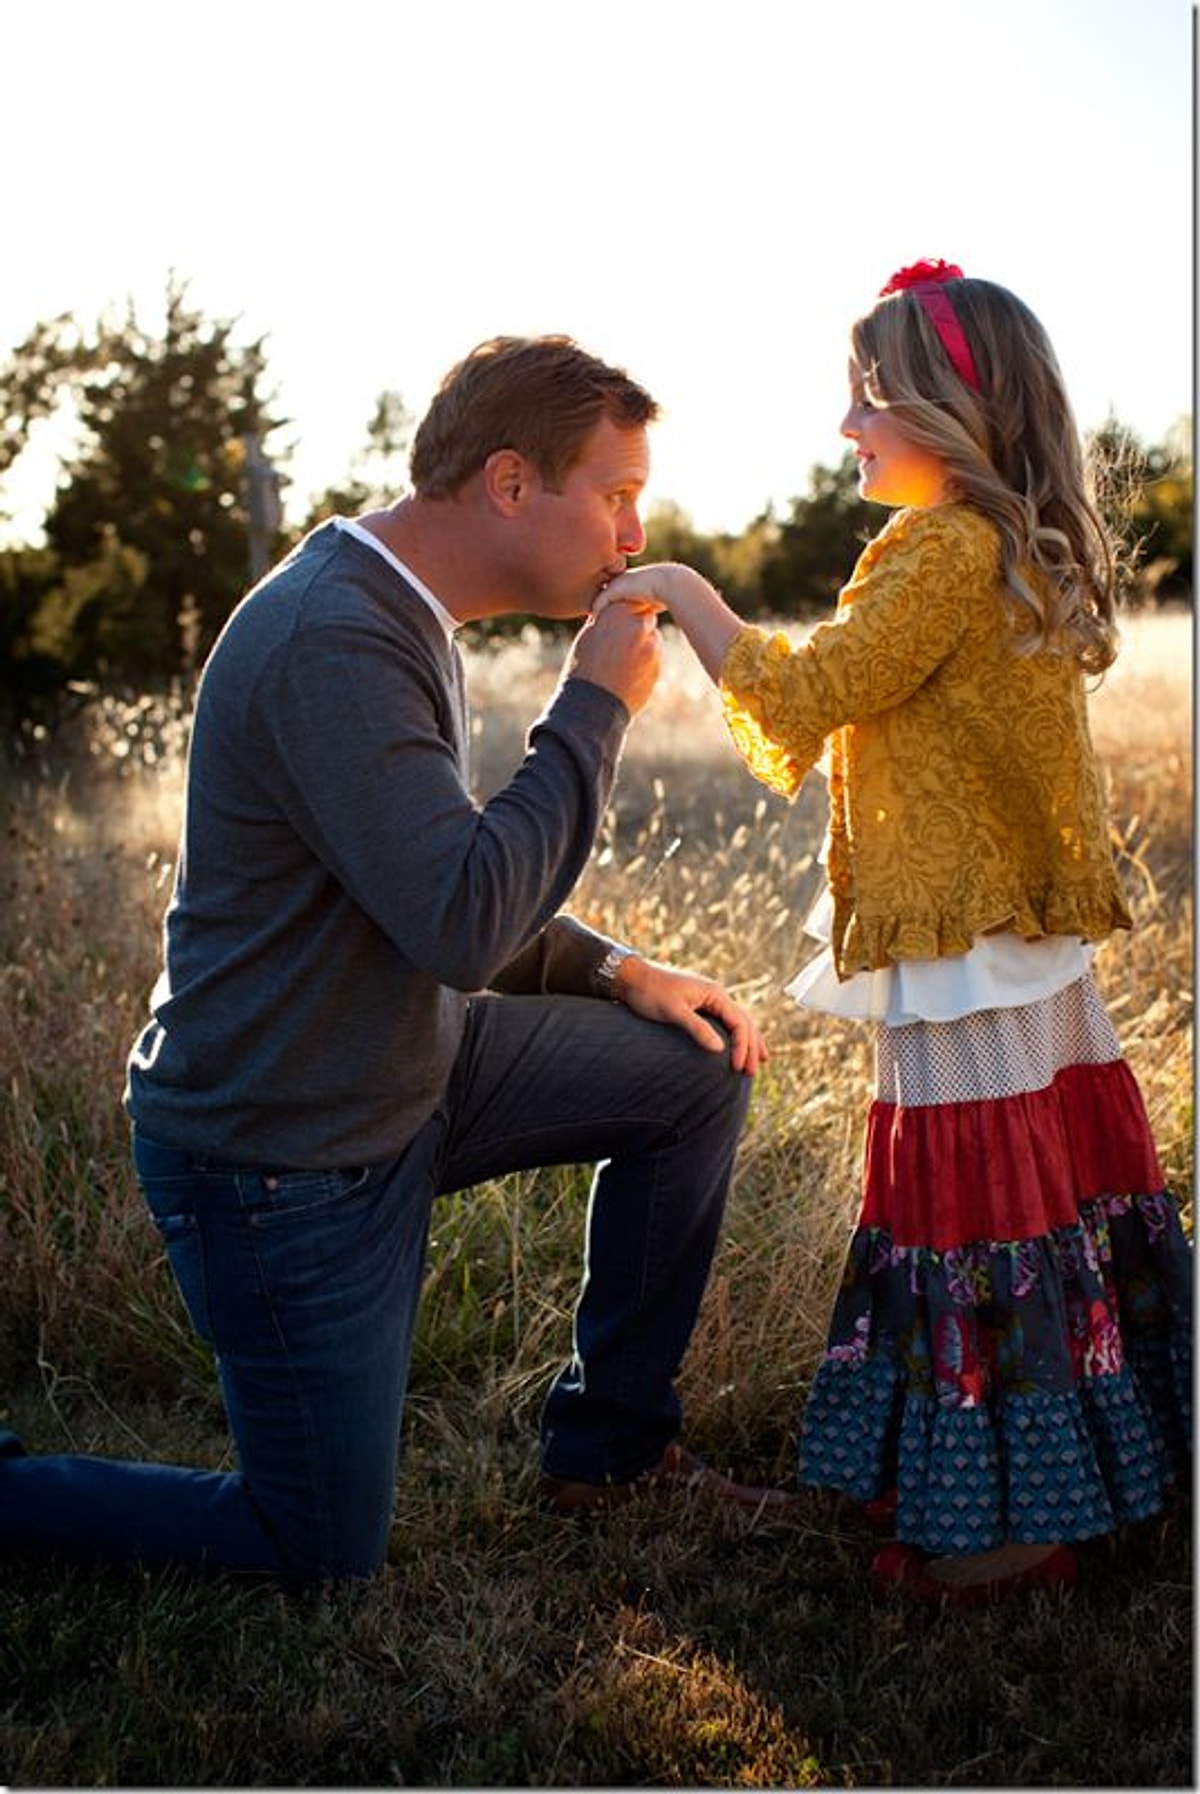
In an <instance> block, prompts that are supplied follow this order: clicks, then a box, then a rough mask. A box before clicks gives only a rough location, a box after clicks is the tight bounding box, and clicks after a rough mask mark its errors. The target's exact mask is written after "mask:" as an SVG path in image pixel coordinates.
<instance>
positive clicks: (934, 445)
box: [851, 279, 1117, 672]
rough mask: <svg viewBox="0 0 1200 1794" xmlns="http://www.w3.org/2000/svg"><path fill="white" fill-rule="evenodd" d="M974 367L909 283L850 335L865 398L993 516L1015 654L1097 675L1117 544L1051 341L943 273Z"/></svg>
mask: <svg viewBox="0 0 1200 1794" xmlns="http://www.w3.org/2000/svg"><path fill="white" fill-rule="evenodd" d="M941 291H942V292H943V293H944V294H945V295H946V298H947V300H948V301H949V303H950V304H951V306H952V307H953V309H954V313H955V315H956V317H957V318H958V321H959V323H960V325H961V327H962V330H963V333H964V335H965V337H966V340H967V344H968V346H969V348H970V351H971V356H972V358H973V360H974V363H975V368H976V371H977V372H978V375H979V382H980V389H979V390H978V391H976V390H974V389H973V388H972V387H971V386H969V385H968V384H967V383H966V381H965V380H963V378H962V377H961V376H960V375H959V374H958V373H957V372H956V371H955V368H954V366H953V364H952V362H951V360H950V358H949V356H948V354H947V352H946V349H945V347H944V346H943V344H942V342H941V340H940V338H939V336H938V333H937V329H936V327H935V325H934V323H933V321H932V320H931V319H930V317H929V316H928V314H927V313H926V311H925V308H924V307H923V305H922V304H921V302H920V299H919V297H918V295H917V294H916V293H914V292H913V291H912V290H911V289H909V290H902V291H900V292H896V293H890V294H889V295H888V296H887V297H886V298H883V299H880V300H879V301H878V302H877V304H876V305H875V306H874V307H873V309H872V310H871V311H870V312H868V313H867V314H866V315H865V316H864V317H862V318H860V319H859V320H858V322H857V323H856V324H855V325H854V327H853V330H852V332H851V345H852V350H853V354H854V359H855V361H856V362H857V364H858V367H859V369H860V371H861V375H862V379H863V386H864V390H865V392H866V396H867V398H868V399H869V400H870V402H871V403H872V404H873V405H877V406H880V407H886V408H887V410H889V411H890V412H891V414H892V416H893V417H894V419H895V421H896V424H897V426H898V427H899V428H900V429H901V430H902V432H903V433H904V435H905V436H906V437H908V438H909V440H911V441H912V442H914V443H916V444H917V445H918V446H919V447H921V448H924V449H927V450H929V451H930V452H931V453H932V454H934V455H936V456H938V458H939V459H940V460H941V461H942V462H943V464H944V465H945V467H946V469H947V472H948V474H949V480H950V490H951V492H952V493H953V495H954V496H955V497H956V498H959V499H961V500H963V501H965V502H966V503H967V504H970V505H973V506H974V507H975V508H976V509H977V510H979V511H982V512H983V514H984V515H985V516H987V517H990V518H991V519H992V521H993V522H994V523H995V525H996V528H997V529H998V531H999V533H1000V541H1001V549H1002V558H1003V567H1004V579H1005V585H1006V587H1007V590H1008V592H1009V594H1010V596H1011V598H1012V600H1013V607H1014V609H1013V621H1014V626H1015V635H1016V645H1017V651H1018V652H1020V653H1033V652H1035V651H1037V650H1038V649H1043V650H1047V651H1049V652H1051V653H1058V654H1065V655H1069V656H1070V657H1072V658H1073V659H1075V660H1077V661H1078V662H1079V664H1080V666H1081V667H1082V668H1083V669H1084V670H1085V671H1086V672H1102V671H1103V670H1104V668H1105V667H1107V666H1109V665H1111V663H1112V661H1113V660H1114V659H1115V657H1116V652H1117V631H1116V577H1117V556H1116V547H1115V543H1114V542H1113V540H1112V538H1111V537H1110V535H1109V532H1108V529H1107V527H1106V525H1105V523H1104V521H1103V519H1102V518H1101V515H1100V512H1099V509H1098V507H1097V505H1096V503H1095V501H1094V498H1093V495H1092V492H1091V490H1090V484H1089V472H1088V469H1087V468H1086V466H1085V461H1084V454H1083V448H1082V445H1081V442H1080V438H1079V432H1078V429H1077V428H1076V424H1075V419H1074V415H1073V413H1072V410H1071V405H1070V402H1069V400H1068V398H1067V393H1066V388H1065V385H1064V383H1063V378H1062V374H1061V372H1060V370H1059V366H1058V361H1057V358H1056V356H1055V354H1054V350H1053V348H1052V347H1051V345H1050V340H1049V338H1048V336H1047V335H1046V332H1045V330H1044V329H1043V327H1042V325H1041V324H1040V323H1039V321H1038V320H1037V318H1036V317H1035V316H1034V315H1033V313H1032V312H1031V311H1030V310H1029V308H1028V306H1026V305H1025V304H1023V303H1022V301H1021V300H1020V299H1018V298H1016V296H1015V295H1014V294H1012V293H1010V292H1009V291H1008V290H1007V289H1006V288H1005V287H1001V286H996V285H995V284H994V283H993V282H992V281H988V280H974V279H961V280H948V281H946V282H945V283H944V284H943V285H942V287H941Z"/></svg>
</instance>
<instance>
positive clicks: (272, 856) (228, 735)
mask: <svg viewBox="0 0 1200 1794" xmlns="http://www.w3.org/2000/svg"><path fill="white" fill-rule="evenodd" d="M628 723H629V714H628V712H627V710H626V709H625V707H624V705H623V704H622V703H621V702H620V700H619V699H618V698H616V697H614V696H613V695H612V694H611V693H610V692H608V691H606V690H604V689H603V688H601V687H600V686H598V685H593V684H591V683H590V682H589V681H587V680H583V679H574V678H573V679H568V680H565V681H563V682H562V683H561V684H560V686H559V688H558V690H557V691H556V693H555V695H554V697H553V699H552V700H551V702H550V704H549V705H548V706H547V708H546V710H545V712H544V713H543V715H542V716H541V717H540V718H539V719H538V720H537V722H536V723H534V725H533V727H532V728H531V730H530V733H529V737H528V742H527V751H526V756H525V759H524V761H523V762H522V764H521V766H520V767H519V769H518V770H517V772H516V773H515V775H514V777H513V778H512V780H511V781H510V782H509V784H508V785H507V786H506V787H505V788H504V789H503V790H502V791H500V792H498V793H497V794H496V796H494V797H493V798H491V800H490V801H489V802H487V803H486V804H484V805H482V806H481V805H479V804H478V803H476V802H475V801H474V800H473V799H472V797H471V796H470V793H469V791H468V787H467V776H468V772H467V741H468V733H467V715H466V704H465V700H464V697H463V691H462V667H461V662H460V660H459V655H458V650H457V648H455V647H454V646H453V644H452V643H451V641H450V640H449V638H448V636H447V634H446V631H445V630H444V629H443V628H442V626H441V625H440V623H439V622H438V620H437V618H436V617H435V616H434V614H433V612H432V611H431V610H430V608H429V606H428V605H427V604H426V603H424V601H423V600H422V599H421V598H420V597H419V596H418V595H417V594H416V593H415V592H414V591H413V590H412V588H411V587H410V585H409V584H408V582H407V581H405V580H404V579H403V578H402V577H401V575H400V574H399V573H398V572H397V571H395V570H394V569H393V568H392V567H390V566H389V565H388V564H387V562H386V561H385V560H384V559H383V558H382V557H381V556H380V555H378V554H376V553H375V552H374V551H373V550H372V549H371V548H370V547H368V546H366V545H365V544H364V543H362V542H360V541H357V540H355V538H354V537H353V536H352V535H350V534H348V533H347V532H345V531H343V530H340V529H338V528H336V527H335V526H334V525H333V524H332V523H330V524H325V525H322V526H321V527H320V528H319V529H317V530H315V531H314V532H313V533H312V534H311V535H310V536H308V537H307V538H306V539H305V540H304V541H303V542H302V543H301V544H300V545H299V547H298V548H297V549H296V550H295V552H294V553H293V554H292V555H291V556H290V557H289V558H288V559H287V560H286V561H285V562H284V563H283V564H282V565H281V566H280V567H279V568H278V569H276V571H275V572H274V573H272V574H271V575H270V576H269V577H268V578H267V579H266V580H265V581H263V583H262V584H261V585H259V586H257V587H256V588H255V590H254V591H253V592H251V593H250V594H249V596H248V597H247V598H245V599H244V600H243V602H242V603H241V604H240V605H239V607H238V608H237V610H236V611H235V612H234V614H233V615H232V617H231V618H230V619H229V622H228V623H227V624H226V626H225V629H224V630H223V632H222V634H221V636H220V638H219V640H218V641H217V644H216V646H215V647H214V649H213V652H212V655H211V656H210V658H209V661H208V664H207V666H206V667H205V670H204V674H203V677H202V679H201V681H200V687H199V691H198V695H197V702H196V713H195V718H194V722H193V728H192V738H191V745H190V750H189V756H188V775H187V797H186V805H185V813H184V825H183V836H182V842H181V847H180V856H179V863H178V867H177V870H176V879H175V888H174V892H173V894H172V898H171V903H170V906H169V908H168V911H167V916H166V920H165V924H164V940H165V946H164V969H163V973H162V976H161V977H160V979H159V981H158V984H157V985H156V987H155V990H154V994H153V997H152V999H151V1009H152V1019H151V1021H150V1022H149V1023H148V1025H147V1026H146V1028H145V1029H144V1030H143V1032H142V1034H141V1035H140V1037H139V1038H138V1040H137V1041H136V1042H135V1043H134V1047H133V1050H132V1052H131V1054H130V1058H129V1077H128V1084H127V1088H126V1093H125V1100H126V1106H127V1107H128V1109H129V1112H130V1114H131V1115H132V1117H133V1119H134V1121H135V1122H136V1124H137V1126H138V1127H139V1128H140V1129H141V1130H143V1131H144V1132H145V1133H146V1134H148V1135H150V1136H151V1137H152V1138H154V1139H157V1140H161V1141H163V1142H164V1143H166V1144H168V1145H173V1146H182V1147H188V1148H192V1149H194V1150H200V1151H205V1152H209V1153H211V1154H213V1155H214V1156H215V1157H217V1158H223V1159H234V1160H239V1161H241V1162H244V1163H255V1164H266V1165H273V1166H277V1167H280V1168H288V1167H296V1168H301V1167H306V1168H312V1169H322V1168H326V1167H330V1166H337V1165H356V1164H369V1163H372V1162H374V1161H376V1160H379V1159H382V1158H386V1157H389V1156H391V1155H393V1154H395V1153H397V1152H399V1151H400V1150H401V1148H403V1146H404V1145H405V1144H406V1143H407V1142H408V1141H409V1140H410V1139H411V1138H412V1136H413V1135H414V1133H415V1132H416V1131H417V1129H418V1128H419V1127H420V1126H421V1125H422V1123H423V1122H424V1121H425V1120H427V1118H428V1117H429V1115H430V1114H431V1113H432V1112H433V1110H434V1108H435V1107H436V1105H437V1103H438V1101H439V1098H440V1097H441V1094H442V1091H443V1090H444V1088H445V1085H446V1081H447V1078H448V1075H449V1071H450V1068H451V1066H452V1064H453V1061H454V1058H455V1055H456V1052H457V1050H458V1045H459V1040H460V1037H461V1033H462V1028H463V1022H464V1017H465V1013H466V1005H467V1001H468V994H469V993H471V992H474V991H479V990H482V989H485V988H488V987H492V988H500V989H505V990H512V991H518V992H520V991H534V990H554V991H567V992H575V993H578V994H581V995H583V994H590V993H591V977H592V974H593V972H594V971H595V968H596V966H597V965H598V963H599V961H600V960H601V959H602V958H603V956H604V953H605V950H606V948H607V946H608V944H609V943H608V942H607V940H605V939H604V938H603V937H602V936H599V935H597V934H594V933H593V932H592V931H591V930H589V929H585V928H584V927H583V926H582V925H581V924H579V923H577V922H575V921H573V920H572V919H571V918H569V917H566V916H559V915H558V914H557V912H558V910H559V908H560V906H561V905H562V904H563V903H564V902H565V900H566V899H567V897H568V895H569V893H570V892H571V890H572V888H573V886H574V885H575V883H576V880H577V879H578V877H579V874H580V872H581V871H582V869H583V867H584V865H585V864H586V862H587V859H588V856H589V854H590V852H591V849H592V845H593V842H594V839H595V834H596V829H597V826H598V823H599V820H600V816H601V813H602V811H603V808H604V805H605V803H606V801H607V798H608V794H609V791H610V789H611V786H612V782H613V778H614V776H615V772H616V765H617V758H618V755H619V752H620V748H621V744H622V742H623V739H624V735H625V730H626V728H627V727H628Z"/></svg>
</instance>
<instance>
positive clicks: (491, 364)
mask: <svg viewBox="0 0 1200 1794" xmlns="http://www.w3.org/2000/svg"><path fill="white" fill-rule="evenodd" d="M657 416H658V404H657V401H656V400H654V399H652V398H651V397H650V395H649V393H648V392H646V391H644V390H643V388H642V387H640V386H639V385H638V384H637V383H636V381H633V380H631V379H630V378H629V375H628V374H626V373H625V372H624V370H623V369H622V368H615V367H609V366H608V365H607V363H605V362H603V361H598V360H597V359H596V357H595V356H594V355H589V354H588V353H587V351H586V350H584V349H581V348H580V347H579V345H578V344H577V343H575V342H573V341H572V340H571V338H570V337H568V336H496V337H492V338H490V339H489V340H488V341H487V342H484V343H480V344H479V346H478V347H477V348H475V349H472V351H471V353H470V354H469V355H466V356H464V357H463V359H462V360H461V361H460V362H457V363H456V364H455V366H454V367H452V368H451V369H450V372H449V373H448V374H447V375H446V377H445V379H444V380H443V381H442V383H441V386H440V387H439V388H438V391H437V393H436V394H435V395H434V398H433V401H432V403H431V404H430V407H429V410H428V411H427V412H426V414H425V416H424V418H423V419H422V420H421V423H420V425H419V427H418V429H417V432H416V435H415V436H414V438H413V448H412V458H411V473H412V482H413V487H414V489H415V490H416V491H417V492H418V493H419V494H420V495H421V496H422V497H423V498H449V497H450V496H452V494H454V493H455V492H457V491H458V490H459V488H460V487H461V486H462V485H464V484H465V482H466V481H467V480H469V479H470V478H471V476H472V475H473V474H476V473H478V472H479V471H480V469H481V468H482V467H483V465H484V463H485V462H486V460H487V459H488V457H489V455H492V454H494V453H495V452H496V450H497V449H515V450H516V452H517V453H518V454H520V455H523V456H525V457H526V458H527V459H528V460H530V461H532V462H533V464H534V466H535V467H536V468H537V470H538V473H539V475H540V476H541V478H542V480H543V481H544V482H545V484H546V485H547V486H548V487H550V488H551V489H552V490H553V489H554V488H556V487H557V485H558V484H559V482H560V481H561V480H562V478H563V476H564V474H566V473H567V472H569V470H570V468H571V467H572V465H573V464H574V462H575V461H576V460H577V459H578V457H579V455H580V453H581V452H582V450H583V445H584V442H585V441H586V439H587V437H588V436H589V435H590V434H591V432H592V430H593V429H594V428H595V426H596V425H597V424H598V423H599V422H600V420H601V419H602V418H605V417H607V418H609V419H610V420H611V421H612V422H613V423H614V424H616V425H617V426H618V427H619V428H623V429H635V428H637V427H638V426H639V425H643V424H648V423H652V422H653V421H654V419H655V418H656V417H657Z"/></svg>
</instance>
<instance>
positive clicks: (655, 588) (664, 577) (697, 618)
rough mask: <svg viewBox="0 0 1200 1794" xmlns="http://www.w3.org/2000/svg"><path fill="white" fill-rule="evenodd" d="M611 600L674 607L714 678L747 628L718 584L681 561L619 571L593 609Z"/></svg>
mask: <svg viewBox="0 0 1200 1794" xmlns="http://www.w3.org/2000/svg"><path fill="white" fill-rule="evenodd" d="M610 604H633V605H640V606H642V607H643V608H645V609H647V610H654V611H659V610H669V611H670V613H671V615H672V616H673V617H674V619H675V621H676V623H677V624H678V625H679V627H680V629H682V631H683V633H684V635H686V637H687V639H688V641H689V642H690V643H691V645H692V647H693V648H694V649H695V651H696V655H697V658H698V659H699V661H700V664H701V666H702V667H703V668H704V670H705V672H706V673H707V674H708V676H709V678H710V679H712V680H713V681H714V683H716V682H718V681H719V680H720V677H721V666H722V663H723V662H724V659H725V656H726V654H727V653H728V651H729V648H730V645H731V644H732V642H733V640H734V637H735V636H736V635H738V634H739V632H740V631H741V628H742V619H741V618H740V617H739V616H738V614H737V612H736V611H732V610H730V608H729V606H728V605H727V604H726V602H725V600H724V599H723V598H722V596H721V594H720V593H719V592H718V591H717V589H716V587H715V586H710V585H709V583H708V581H707V580H706V579H705V578H704V577H703V575H702V574H700V573H697V572H696V570H695V568H694V567H685V566H684V565H683V563H682V562H681V561H657V562H655V563H653V564H652V565H651V566H649V567H631V568H629V569H628V571H627V572H625V573H619V574H618V575H617V577H616V579H612V580H610V581H609V583H608V584H607V585H606V586H605V588H604V590H603V591H602V592H601V594H600V596H599V598H597V600H596V603H595V605H594V606H593V610H594V611H596V610H600V609H601V608H606V607H607V606H608V605H610Z"/></svg>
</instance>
